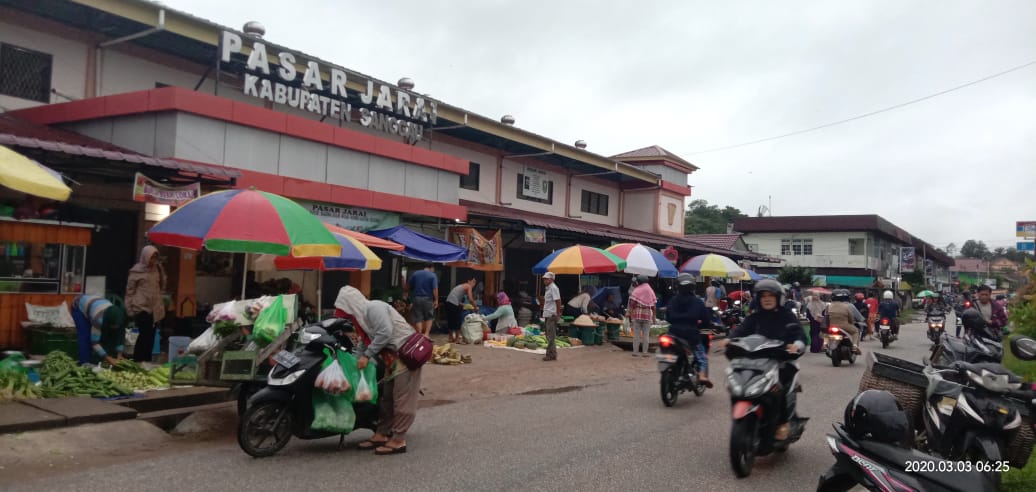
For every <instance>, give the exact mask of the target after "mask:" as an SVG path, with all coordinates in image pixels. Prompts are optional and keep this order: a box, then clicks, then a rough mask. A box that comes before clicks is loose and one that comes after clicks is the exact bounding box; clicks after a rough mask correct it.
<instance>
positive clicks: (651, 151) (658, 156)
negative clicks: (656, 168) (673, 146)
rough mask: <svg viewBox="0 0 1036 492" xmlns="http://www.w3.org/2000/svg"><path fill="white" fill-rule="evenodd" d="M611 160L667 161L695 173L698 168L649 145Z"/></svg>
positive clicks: (655, 146)
mask: <svg viewBox="0 0 1036 492" xmlns="http://www.w3.org/2000/svg"><path fill="white" fill-rule="evenodd" d="M611 158H612V159H615V160H618V161H623V162H637V161H669V162H672V163H674V164H680V165H682V166H684V167H689V168H691V170H694V171H697V170H698V166H695V165H694V164H691V163H690V162H687V161H686V160H684V158H682V157H680V156H678V155H676V154H674V153H672V152H669V151H668V150H666V149H663V148H662V147H659V146H658V145H651V146H648V147H644V148H643V149H637V150H631V151H629V152H623V153H622V154H618V155H613V156H612V157H611Z"/></svg>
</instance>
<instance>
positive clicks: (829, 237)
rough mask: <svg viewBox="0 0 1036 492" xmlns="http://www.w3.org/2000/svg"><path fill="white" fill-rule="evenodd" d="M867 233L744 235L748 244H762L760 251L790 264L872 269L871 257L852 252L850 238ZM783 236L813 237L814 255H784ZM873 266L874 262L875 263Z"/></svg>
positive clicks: (768, 233)
mask: <svg viewBox="0 0 1036 492" xmlns="http://www.w3.org/2000/svg"><path fill="white" fill-rule="evenodd" d="M865 236H866V233H864V232H802V233H790V232H788V233H784V232H755V233H747V234H745V235H744V236H743V238H744V240H745V242H746V243H750V244H758V245H759V249H758V252H760V253H763V254H767V255H770V256H776V257H779V258H783V259H784V261H785V262H784V264H785V265H789V266H804V267H812V268H868V262H867V257H866V256H864V255H859V256H850V255H849V238H863V237H865ZM782 239H812V240H813V254H812V255H800V256H794V255H781V240H782ZM871 268H873V263H872V264H871Z"/></svg>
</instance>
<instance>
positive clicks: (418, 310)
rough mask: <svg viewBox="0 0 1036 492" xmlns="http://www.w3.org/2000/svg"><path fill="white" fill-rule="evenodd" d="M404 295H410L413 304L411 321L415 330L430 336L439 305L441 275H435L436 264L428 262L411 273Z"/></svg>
mask: <svg viewBox="0 0 1036 492" xmlns="http://www.w3.org/2000/svg"><path fill="white" fill-rule="evenodd" d="M403 295H404V296H409V297H410V302H411V304H412V305H413V306H412V309H411V311H410V323H411V324H412V325H413V327H414V330H417V332H418V333H420V334H422V335H424V336H429V334H431V332H432V321H433V320H434V319H435V310H436V309H437V308H438V307H439V277H438V276H436V275H435V265H433V264H431V263H426V264H425V266H424V268H422V269H420V270H418V271H416V272H414V273H413V274H412V275H410V279H409V280H407V282H406V289H405V290H404V291H403Z"/></svg>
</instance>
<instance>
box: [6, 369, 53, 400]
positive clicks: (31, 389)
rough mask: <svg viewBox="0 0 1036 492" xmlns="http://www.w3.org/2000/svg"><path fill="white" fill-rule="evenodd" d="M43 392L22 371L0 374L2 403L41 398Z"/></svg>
mask: <svg viewBox="0 0 1036 492" xmlns="http://www.w3.org/2000/svg"><path fill="white" fill-rule="evenodd" d="M41 396H43V392H42V391H41V390H40V388H39V387H37V386H35V385H34V384H32V382H31V381H29V376H26V375H25V373H23V372H20V371H3V372H0V402H2V401H8V400H31V399H35V398H40V397H41Z"/></svg>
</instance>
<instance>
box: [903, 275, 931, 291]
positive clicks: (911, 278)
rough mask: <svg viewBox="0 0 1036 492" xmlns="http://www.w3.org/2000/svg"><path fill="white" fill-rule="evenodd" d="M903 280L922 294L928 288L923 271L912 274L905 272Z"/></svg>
mask: <svg viewBox="0 0 1036 492" xmlns="http://www.w3.org/2000/svg"><path fill="white" fill-rule="evenodd" d="M903 280H906V281H907V283H909V284H910V286H911V287H913V288H914V290H915V291H917V292H920V291H922V290H924V289H927V288H928V287H927V286H926V285H925V284H924V272H922V271H921V270H914V271H912V272H903Z"/></svg>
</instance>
